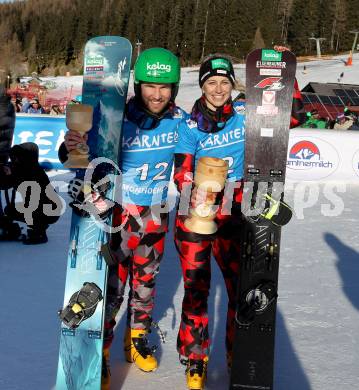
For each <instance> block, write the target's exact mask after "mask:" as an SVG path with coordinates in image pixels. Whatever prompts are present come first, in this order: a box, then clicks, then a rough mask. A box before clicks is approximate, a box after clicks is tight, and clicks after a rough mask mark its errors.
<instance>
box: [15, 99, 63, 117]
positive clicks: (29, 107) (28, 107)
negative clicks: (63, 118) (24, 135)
mask: <svg viewBox="0 0 359 390" xmlns="http://www.w3.org/2000/svg"><path fill="white" fill-rule="evenodd" d="M11 102H12V104H13V105H14V108H15V112H16V113H23V114H49V115H64V114H65V108H64V107H61V106H60V105H59V104H51V105H50V106H42V105H41V103H40V101H39V99H38V98H32V99H28V98H26V97H24V98H19V97H16V96H12V97H11Z"/></svg>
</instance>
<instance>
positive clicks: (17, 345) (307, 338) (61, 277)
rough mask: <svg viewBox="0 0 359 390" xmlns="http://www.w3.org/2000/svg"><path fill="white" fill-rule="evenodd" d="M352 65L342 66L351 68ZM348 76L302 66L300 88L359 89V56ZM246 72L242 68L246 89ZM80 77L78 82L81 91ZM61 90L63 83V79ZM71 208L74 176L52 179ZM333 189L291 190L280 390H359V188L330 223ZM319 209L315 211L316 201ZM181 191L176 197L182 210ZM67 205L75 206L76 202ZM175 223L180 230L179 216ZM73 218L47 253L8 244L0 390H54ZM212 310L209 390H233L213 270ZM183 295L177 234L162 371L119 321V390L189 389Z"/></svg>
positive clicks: (169, 267)
mask: <svg viewBox="0 0 359 390" xmlns="http://www.w3.org/2000/svg"><path fill="white" fill-rule="evenodd" d="M344 58H345V57H342V59H344ZM353 63H354V65H353V66H352V67H350V68H347V67H344V65H343V61H342V60H341V58H335V59H332V60H327V61H322V62H319V61H314V62H308V63H305V64H306V67H307V71H308V73H307V74H305V75H304V74H303V73H302V69H303V65H304V63H301V64H299V66H298V72H297V78H298V81H299V84H300V87H301V88H302V87H304V85H306V84H307V82H309V81H322V82H337V78H338V77H339V74H340V73H341V72H343V71H344V77H343V79H342V82H344V83H358V82H359V56H358V55H356V56H355V57H354V62H353ZM196 69H197V68H186V69H183V71H182V86H181V88H180V92H179V95H178V103H179V104H180V105H182V106H183V107H184V108H186V109H189V108H190V107H191V104H192V103H193V101H194V99H195V98H196V97H198V96H199V92H200V91H199V87H198V84H197V78H198V72H196ZM243 72H244V67H243V66H236V73H237V75H238V76H239V77H240V78H241V79H242V80H243V81H244V79H243V75H244V73H243ZM78 79H79V78H72V81H71V82H72V83H78V82H80V81H79V80H78ZM58 82H61V79H59V80H58ZM50 175H51V177H52V180H53V181H57V182H58V184H60V187H59V191H60V194H61V195H62V196H63V197H64V199H66V184H65V183H66V182H68V180H69V179H70V178H71V174H70V173H68V172H51V173H50ZM326 186H327V185H326V184H325V183H307V184H303V183H301V184H300V183H289V185H288V191H287V200H288V202H289V204H294V205H295V212H296V215H295V217H294V218H293V220H292V221H291V223H290V224H289V225H288V226H286V227H285V228H284V229H283V237H282V252H281V266H280V281H279V283H280V284H279V294H280V296H279V302H278V317H277V342H276V346H277V348H276V370H275V390H338V389H340V390H354V389H357V388H358V379H359V378H358V376H359V374H358V372H359V371H358V361H359V346H358V344H359V343H358V340H359V327H358V322H359V311H358V310H359V281H358V275H359V233H358V229H357V221H358V212H357V205H358V198H359V183H342V184H340V186H339V187H338V189H337V191H336V193H337V196H338V197H339V199H340V201H341V202H343V211H342V212H341V213H340V214H339V215H336V216H329V215H328V214H330V213H329V212H328V210H327V211H325V210H326V209H325V205H326V204H328V200H327V198H326V196H325V193H326ZM313 194H318V196H319V197H318V201H317V202H315V204H314V205H312V206H310V207H306V202H307V200H308V198H309V197H310V196H311V195H313ZM174 196H175V191H174V190H172V191H171V202H172V204H173V203H174ZM67 200H68V199H67ZM171 224H173V215H172V220H171ZM69 227H70V209H69V208H68V207H67V208H66V212H65V214H64V215H63V216H62V217H61V218H60V220H59V222H58V223H57V224H56V225H54V226H51V227H50V229H49V231H48V236H49V242H48V243H47V244H45V245H40V246H32V247H31V246H30V247H28V246H23V245H22V244H21V243H14V242H11V243H3V242H1V243H0V296H1V316H0V329H1V331H0V389H1V390H49V389H53V388H54V384H55V380H56V378H55V376H56V369H57V357H58V356H57V355H58V342H59V320H58V318H57V310H58V309H59V308H60V307H61V306H62V303H63V290H64V285H65V267H66V258H67V249H68V236H69ZM212 269H213V276H212V289H211V296H210V301H209V310H210V330H211V337H212V352H211V356H210V363H209V375H208V383H207V387H206V389H208V390H209V389H211V390H222V389H223V390H226V389H227V388H228V374H227V369H226V362H225V352H224V332H225V308H226V292H225V288H224V284H223V281H222V278H221V275H220V273H219V271H218V269H217V266H216V265H215V262H213V267H212ZM182 294H183V289H182V284H181V272H180V267H179V260H178V256H177V253H176V251H175V248H174V245H173V240H172V234H171V233H170V234H168V235H167V242H166V250H165V256H164V259H163V263H162V266H161V272H160V274H159V276H158V284H157V300H156V308H155V312H154V319H155V320H156V321H158V322H159V325H160V327H161V329H162V330H163V331H165V332H166V333H167V342H166V343H165V344H162V345H161V344H160V341H159V337H158V336H157V335H156V334H155V333H153V334H152V335H151V341H152V342H154V343H156V344H158V345H159V348H158V352H157V356H158V357H159V360H160V366H159V368H158V370H157V371H156V372H154V373H143V372H140V371H139V370H137V369H136V368H135V367H134V366H133V365H131V364H128V363H126V362H125V361H124V358H123V354H122V338H123V331H124V326H125V316H124V310H125V306H126V305H123V308H122V310H121V312H120V313H119V318H118V320H119V321H118V327H117V330H116V336H117V337H116V339H115V341H114V344H113V348H112V354H111V366H112V387H111V388H112V389H113V390H114V389H116V390H117V389H124V390H138V389H142V388H146V390H161V389H167V388H171V389H173V390H184V389H186V386H185V377H184V367H183V366H181V365H180V363H179V361H178V355H177V352H176V337H177V329H178V325H179V320H180V308H181V299H182Z"/></svg>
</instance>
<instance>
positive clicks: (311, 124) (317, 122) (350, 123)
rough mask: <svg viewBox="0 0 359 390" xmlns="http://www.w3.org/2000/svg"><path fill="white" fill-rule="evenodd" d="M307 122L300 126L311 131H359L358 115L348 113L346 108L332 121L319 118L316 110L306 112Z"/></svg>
mask: <svg viewBox="0 0 359 390" xmlns="http://www.w3.org/2000/svg"><path fill="white" fill-rule="evenodd" d="M306 115H307V120H306V122H305V123H303V124H302V125H301V127H303V128H311V129H334V130H359V117H358V114H357V113H355V112H353V111H350V109H349V108H348V107H346V108H345V109H344V112H340V113H338V115H337V116H336V118H335V119H334V120H332V119H330V118H329V117H327V118H324V117H322V116H320V114H319V112H318V110H317V109H313V110H311V111H309V112H307V114H306Z"/></svg>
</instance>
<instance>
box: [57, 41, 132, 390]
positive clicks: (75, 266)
mask: <svg viewBox="0 0 359 390" xmlns="http://www.w3.org/2000/svg"><path fill="white" fill-rule="evenodd" d="M131 56H132V46H131V43H130V42H129V41H128V40H127V39H125V38H122V37H117V36H102V37H96V38H93V39H90V40H89V41H88V42H87V43H86V46H85V52H84V77H83V88H82V103H83V104H90V105H92V106H93V109H94V113H93V127H92V129H91V130H90V131H89V133H88V146H89V154H90V160H91V161H92V162H94V161H96V164H97V162H98V161H102V160H99V158H105V161H106V163H102V166H100V171H101V175H102V177H106V178H107V179H110V185H109V186H108V187H107V192H106V198H107V199H111V200H114V199H115V193H116V184H115V180H114V177H116V172H115V171H116V168H115V164H116V165H117V164H118V161H119V157H120V156H119V153H120V150H121V148H120V141H121V129H122V122H123V117H124V110H125V104H126V95H127V89H128V82H129V76H130V65H131ZM111 162H113V164H111ZM100 165H101V164H100ZM88 171H89V170H87V171H86V170H84V169H79V170H77V171H76V176H77V178H79V179H82V178H84V177H85V178H86V177H87V172H88ZM111 180H112V182H111ZM85 183H86V181H85ZM118 190H119V189H117V191H118ZM111 218H112V216H111V213H109V215H108V216H106V217H105V219H103V220H101V221H99V219H98V218H97V217H95V216H93V215H91V214H90V215H87V216H83V215H81V213H75V212H73V214H72V219H71V232H70V246H69V252H68V260H67V274H66V285H65V297H64V306H63V307H66V305H67V304H68V302H69V301H70V299H71V297H73V296H74V294H75V298H77V292H78V291H80V290H81V289H82V287H83V285H84V283H89V285H90V286H93V285H96V289H98V291H99V292H100V293H99V295H100V296H101V298H100V299H98V302H97V303H96V305H94V306H93V309H94V312H93V313H92V315H91V316H89V318H87V319H84V320H83V321H81V323H80V324H79V326H77V327H75V328H72V327H71V326H66V325H65V324H64V323H63V322H62V323H61V331H60V350H59V363H58V371H57V380H56V389H57V390H100V388H101V368H102V346H103V335H104V304H105V296H106V283H107V266H106V263H105V261H104V258H103V256H102V254H101V246H102V244H104V243H105V242H106V241H107V237H108V234H107V233H108V232H107V230H108V227H110V226H111ZM104 227H106V228H104ZM92 292H93V291H91V293H92ZM79 299H80V298H79ZM76 307H78V306H76V305H75V306H74V308H75V309H76ZM75 309H74V310H75ZM75 312H76V310H75ZM80 314H81V311H80Z"/></svg>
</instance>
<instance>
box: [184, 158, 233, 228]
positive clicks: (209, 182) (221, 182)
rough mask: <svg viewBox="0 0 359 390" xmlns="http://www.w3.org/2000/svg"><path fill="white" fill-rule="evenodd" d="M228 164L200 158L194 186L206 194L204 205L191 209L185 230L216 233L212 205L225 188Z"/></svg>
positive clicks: (214, 212)
mask: <svg viewBox="0 0 359 390" xmlns="http://www.w3.org/2000/svg"><path fill="white" fill-rule="evenodd" d="M227 174H228V162H227V161H225V160H222V159H221V158H216V157H201V158H200V159H199V160H198V162H197V166H196V171H195V175H194V184H195V187H196V188H197V189H201V190H202V191H205V192H206V193H207V196H206V199H205V200H204V203H202V204H199V205H197V206H196V207H195V208H191V209H190V211H189V217H188V218H187V219H186V220H185V226H186V227H187V229H189V230H191V231H192V232H194V233H199V234H213V233H215V232H216V231H217V224H216V223H215V222H214V218H215V216H216V210H214V207H213V205H214V204H215V202H216V197H217V194H218V193H219V192H221V191H222V190H223V188H224V186H225V183H226V179H227Z"/></svg>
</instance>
